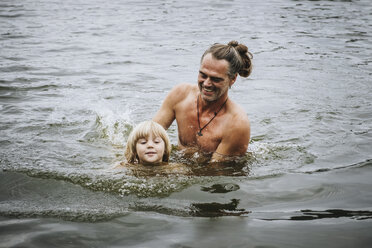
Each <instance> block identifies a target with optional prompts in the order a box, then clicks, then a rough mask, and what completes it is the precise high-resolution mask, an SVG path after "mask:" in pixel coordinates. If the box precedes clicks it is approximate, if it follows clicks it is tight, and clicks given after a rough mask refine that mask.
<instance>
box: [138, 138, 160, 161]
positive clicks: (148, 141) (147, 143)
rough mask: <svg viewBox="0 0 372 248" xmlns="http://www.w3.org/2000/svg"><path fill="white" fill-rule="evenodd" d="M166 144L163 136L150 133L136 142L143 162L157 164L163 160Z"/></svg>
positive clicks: (139, 156)
mask: <svg viewBox="0 0 372 248" xmlns="http://www.w3.org/2000/svg"><path fill="white" fill-rule="evenodd" d="M164 149H165V144H164V141H163V139H162V138H161V137H156V136H154V135H153V134H150V135H149V137H147V138H142V139H139V140H138V141H137V143H136V150H137V155H138V158H139V160H140V163H142V164H155V163H160V162H162V160H163V154H164Z"/></svg>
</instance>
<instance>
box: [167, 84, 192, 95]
mask: <svg viewBox="0 0 372 248" xmlns="http://www.w3.org/2000/svg"><path fill="white" fill-rule="evenodd" d="M195 89H197V86H196V85H193V84H189V83H181V84H177V85H176V86H174V87H173V89H172V90H171V93H176V94H184V95H187V94H189V93H190V92H193V91H195Z"/></svg>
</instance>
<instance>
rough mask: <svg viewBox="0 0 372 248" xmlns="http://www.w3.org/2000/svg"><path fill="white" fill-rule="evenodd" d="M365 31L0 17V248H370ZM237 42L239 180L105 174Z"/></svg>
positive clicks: (169, 19)
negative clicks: (244, 58)
mask: <svg viewBox="0 0 372 248" xmlns="http://www.w3.org/2000/svg"><path fill="white" fill-rule="evenodd" d="M371 13H372V5H371V4H370V3H369V1H367V0H360V1H289V0H283V1H279V0H273V1H269V2H265V3H261V2H258V1H242V0H236V1H228V0H226V1H222V0H221V1H205V2H200V1H178V0H175V1H170V0H163V1H160V0H159V1H152V2H148V1H110V2H107V3H102V2H101V1H95V0H91V1H79V0H75V1H63V2H60V1H31V0H26V1H18V0H15V1H14V0H13V1H7V0H4V1H1V3H0V20H1V21H0V47H1V49H0V56H1V59H0V113H1V119H0V123H1V125H0V128H1V135H0V147H1V153H0V168H1V170H0V178H1V179H0V192H1V194H0V237H1V239H0V240H1V241H0V247H51V246H53V247H315V246H322V247H369V246H370V243H371V241H372V238H371V235H370V233H371V230H372V222H371V217H372V200H371V199H372V193H371V191H370V189H371V180H370V178H371V176H372V170H371V167H372V161H371V154H370V150H371V145H372V124H371V123H372V122H371V117H370V116H371V110H372V108H371V102H372V101H371V100H372V99H371V98H372V97H371V95H372V94H371V74H372V73H371V72H372V70H371V69H372V67H371V61H372V59H371V58H372V56H371V55H372V54H371V49H372V43H371V34H370V30H371V28H372V22H371V21H372V17H371ZM232 39H234V40H238V41H241V42H243V43H245V44H246V45H247V46H248V47H249V49H250V51H251V52H252V53H253V55H254V70H253V74H252V75H251V76H250V77H249V78H248V79H238V81H237V83H236V84H234V87H233V88H232V90H231V91H230V94H229V95H230V97H231V99H233V100H234V101H235V102H237V103H239V104H240V105H241V106H242V107H243V108H244V110H245V111H246V112H247V114H248V116H249V118H250V121H251V126H252V141H251V144H250V146H249V149H248V152H247V155H246V158H245V159H246V161H245V163H244V167H243V168H209V167H207V168H205V167H201V166H200V165H197V164H195V163H192V162H190V161H186V160H185V161H184V160H182V157H180V156H179V154H178V153H177V152H176V151H174V152H173V154H172V164H171V165H170V166H169V167H167V168H163V167H162V168H153V169H152V168H148V167H143V168H142V167H141V168H139V169H138V170H133V169H131V168H127V169H112V168H113V167H115V166H116V165H117V164H118V163H120V162H121V161H123V159H124V156H123V150H124V144H125V142H126V138H127V137H128V134H129V132H130V131H131V129H132V128H133V126H134V125H135V124H136V123H139V122H140V121H143V120H148V119H150V118H152V116H153V115H154V114H155V112H156V111H157V110H158V108H159V106H160V104H161V101H162V99H164V97H165V96H166V94H167V92H168V91H169V90H170V89H171V88H172V87H173V86H174V85H176V84H178V83H181V82H190V83H196V78H197V70H198V67H199V61H200V56H201V54H202V53H203V52H204V50H205V49H206V48H207V47H208V46H209V45H211V44H213V43H215V42H221V43H227V42H228V41H230V40H232ZM168 133H169V135H170V138H171V141H172V144H176V143H177V129H176V126H175V125H174V124H173V125H172V126H171V127H170V129H169V130H168ZM174 163H184V164H183V165H181V166H175V165H174Z"/></svg>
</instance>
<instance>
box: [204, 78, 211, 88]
mask: <svg viewBox="0 0 372 248" xmlns="http://www.w3.org/2000/svg"><path fill="white" fill-rule="evenodd" d="M203 85H204V86H207V87H208V86H212V82H211V79H210V78H209V77H207V78H206V79H205V80H204V82H203Z"/></svg>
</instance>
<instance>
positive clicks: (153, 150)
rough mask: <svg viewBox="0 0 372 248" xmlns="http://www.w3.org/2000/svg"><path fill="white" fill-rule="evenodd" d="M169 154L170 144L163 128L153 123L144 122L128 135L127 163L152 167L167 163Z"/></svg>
mask: <svg viewBox="0 0 372 248" xmlns="http://www.w3.org/2000/svg"><path fill="white" fill-rule="evenodd" d="M170 152H171V144H170V141H169V137H168V135H167V133H166V132H165V130H164V128H163V127H162V126H161V125H160V124H158V123H156V122H154V121H144V122H141V123H140V124H138V125H137V126H136V127H135V128H134V129H133V131H132V132H131V133H130V135H129V137H128V141H127V146H126V149H125V158H126V159H127V161H128V162H129V163H140V164H148V165H153V164H160V163H161V162H168V160H169V155H170Z"/></svg>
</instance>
